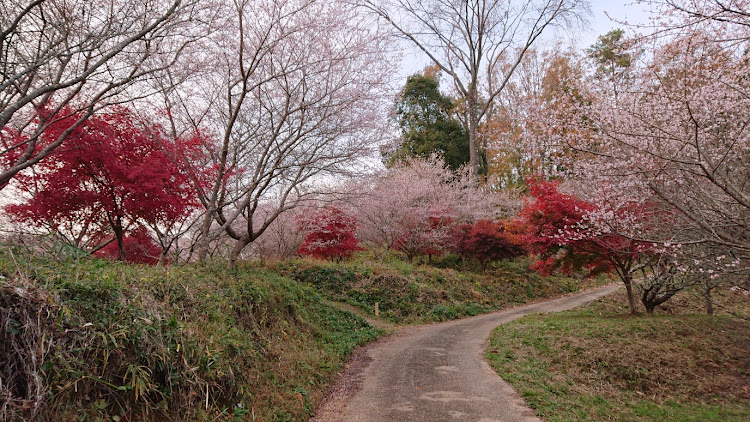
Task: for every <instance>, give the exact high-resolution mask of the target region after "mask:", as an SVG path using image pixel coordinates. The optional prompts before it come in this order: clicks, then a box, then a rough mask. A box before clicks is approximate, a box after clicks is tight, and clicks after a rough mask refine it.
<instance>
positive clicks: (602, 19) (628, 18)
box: [577, 0, 649, 48]
mask: <svg viewBox="0 0 750 422" xmlns="http://www.w3.org/2000/svg"><path fill="white" fill-rule="evenodd" d="M633 3H634V1H633V0H591V12H592V14H593V16H592V17H591V22H590V23H591V29H590V30H588V31H586V32H585V33H583V34H581V40H580V43H578V46H577V47H578V48H586V47H588V46H590V45H591V44H593V43H594V42H596V37H598V36H599V35H602V34H605V33H607V32H608V31H610V30H612V29H614V28H619V27H622V25H620V24H618V23H616V22H613V21H612V19H615V20H618V21H625V22H628V23H631V24H643V23H646V22H647V21H648V16H649V12H648V9H646V8H644V6H641V5H636V4H633ZM607 15H609V17H608V16H607Z"/></svg>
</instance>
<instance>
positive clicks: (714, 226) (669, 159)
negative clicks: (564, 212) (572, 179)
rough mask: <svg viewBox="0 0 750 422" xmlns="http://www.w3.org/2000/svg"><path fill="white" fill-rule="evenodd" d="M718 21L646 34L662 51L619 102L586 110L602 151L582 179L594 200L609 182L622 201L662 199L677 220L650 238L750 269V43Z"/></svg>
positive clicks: (641, 67)
mask: <svg viewBox="0 0 750 422" xmlns="http://www.w3.org/2000/svg"><path fill="white" fill-rule="evenodd" d="M696 4H697V3H696ZM713 22H714V21H711V20H709V21H703V22H702V23H701V24H700V25H697V24H696V25H695V26H691V21H687V22H682V24H684V25H686V27H683V29H684V30H683V31H682V32H681V33H679V34H677V35H670V36H669V37H668V38H666V39H665V38H663V37H652V38H646V39H645V40H644V41H643V42H644V43H648V44H644V45H648V46H649V47H650V48H651V49H652V51H653V52H654V53H653V55H650V56H649V57H644V58H643V60H642V61H641V62H640V63H638V64H637V67H636V68H635V69H633V70H632V71H631V76H630V78H629V80H628V83H627V84H623V85H622V86H621V90H620V92H619V94H618V97H617V98H614V97H613V96H612V95H611V93H610V92H609V91H608V90H607V89H606V88H605V87H604V86H602V87H600V89H599V90H598V92H597V94H598V98H597V100H596V101H595V102H594V103H593V104H592V105H591V107H589V108H588V109H587V110H586V114H587V116H589V118H590V120H589V122H590V124H591V125H592V126H593V128H594V130H593V132H592V133H594V134H595V136H596V138H597V140H598V144H599V145H600V147H599V148H598V149H596V150H589V151H587V152H588V153H589V156H588V157H589V160H587V165H586V166H584V168H582V169H581V172H580V173H579V177H581V178H582V179H585V180H587V181H590V182H593V183H591V186H592V187H593V188H592V189H591V191H592V192H591V193H590V195H589V197H590V198H591V199H592V200H595V198H597V196H600V195H599V194H600V192H598V187H599V186H610V187H611V188H610V191H615V192H617V197H618V201H619V202H620V203H621V204H626V203H641V204H642V203H645V202H659V203H660V204H662V206H664V207H665V208H668V209H669V210H671V211H670V212H671V213H672V214H671V216H672V217H671V221H670V223H671V224H670V225H669V226H668V227H662V229H663V230H654V231H651V232H650V233H649V236H651V238H650V239H649V240H652V241H656V242H660V243H667V242H668V243H670V244H686V245H693V244H706V245H714V246H713V247H716V248H721V249H725V250H727V251H731V254H732V255H734V256H737V257H741V259H742V261H743V262H744V264H743V265H747V260H748V254H750V219H749V218H750V190H748V186H750V168H748V166H747V164H746V163H748V162H750V161H749V160H750V155H748V151H750V148H749V147H748V145H750V136H748V130H747V128H748V123H749V122H750V114H749V113H748V110H750V108H748V106H749V105H750V103H749V101H750V100H749V98H750V96H749V95H748V94H750V85H748V83H749V82H748V78H747V74H746V73H747V72H746V69H747V60H748V56H747V48H746V47H747V46H746V42H745V41H737V39H736V38H735V37H734V35H733V33H732V31H731V30H730V29H731V28H730V29H727V28H726V27H725V26H724V25H723V24H721V25H719V24H714V23H713ZM704 24H706V25H710V27H704V26H703V25H704ZM708 29H711V30H710V31H709V30H708ZM594 86H596V85H594ZM696 259H700V257H697V258H696ZM706 265H712V264H710V263H707V264H706ZM707 268H708V267H707ZM732 271H734V269H732Z"/></svg>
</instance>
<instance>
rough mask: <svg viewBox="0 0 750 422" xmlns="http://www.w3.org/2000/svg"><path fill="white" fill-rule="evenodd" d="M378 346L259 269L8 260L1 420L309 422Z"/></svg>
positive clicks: (367, 331) (345, 316)
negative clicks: (362, 352)
mask: <svg viewBox="0 0 750 422" xmlns="http://www.w3.org/2000/svg"><path fill="white" fill-rule="evenodd" d="M377 335H378V331H377V330H375V329H373V328H372V327H371V326H370V325H369V324H367V323H366V322H365V321H364V320H362V319H361V318H359V317H356V316H354V315H353V314H351V313H349V312H345V311H341V310H339V309H336V308H332V307H329V306H326V305H325V304H324V303H323V299H322V298H321V296H319V295H318V294H317V293H316V292H315V291H314V290H312V289H311V288H310V287H307V286H303V285H301V284H299V283H297V282H295V281H293V280H291V279H289V278H286V277H283V276H281V275H279V274H277V273H274V272H272V271H268V270H264V269H258V268H251V267H239V268H237V269H233V270H229V269H227V268H226V265H225V264H224V263H214V264H205V265H190V266H185V267H167V268H158V267H146V266H137V265H123V264H118V263H110V262H106V261H101V260H81V261H80V262H76V261H60V262H53V261H52V260H49V259H41V258H34V257H29V256H23V255H15V256H11V253H10V249H9V248H6V249H3V250H0V337H1V338H0V356H2V359H0V370H2V371H3V374H13V376H12V377H11V376H7V377H6V376H5V375H4V379H3V381H5V382H4V385H3V388H4V390H3V393H7V392H10V393H11V396H13V397H14V400H10V401H8V402H7V404H8V407H6V408H3V410H2V412H4V413H2V414H0V419H3V420H6V419H7V420H15V419H22V420H32V419H33V420H70V421H74V420H78V421H104V420H108V421H109V420H111V421H116V420H160V421H161V420H175V421H177V420H179V421H182V420H231V419H232V418H237V419H246V420H264V421H271V420H273V421H290V420H306V419H307V418H309V416H310V415H311V412H312V409H314V406H315V405H316V403H317V402H318V401H319V400H320V398H321V397H322V394H323V393H324V392H325V390H326V388H327V385H328V383H329V381H330V380H331V379H332V378H333V377H334V375H335V374H336V372H337V371H338V370H339V368H340V367H341V365H342V364H343V362H344V360H345V358H346V356H347V355H348V354H349V353H351V351H352V350H353V349H354V348H356V347H357V346H359V345H361V344H363V343H365V342H367V341H369V340H372V339H373V338H375V337H376V336H377ZM37 375H38V377H37ZM35 380H36V381H35ZM37 381H38V382H37ZM37 385H39V386H40V390H39V391H40V394H41V396H39V397H35V394H34V391H36V390H35V389H36V386H37ZM24 399H25V400H24Z"/></svg>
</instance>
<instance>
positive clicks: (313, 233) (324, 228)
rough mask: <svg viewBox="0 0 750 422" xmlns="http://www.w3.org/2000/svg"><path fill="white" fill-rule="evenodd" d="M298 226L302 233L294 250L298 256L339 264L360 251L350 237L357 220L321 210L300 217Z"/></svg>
mask: <svg viewBox="0 0 750 422" xmlns="http://www.w3.org/2000/svg"><path fill="white" fill-rule="evenodd" d="M299 225H300V229H301V230H303V231H304V232H305V237H304V239H303V243H302V246H301V247H300V248H299V250H298V252H299V253H300V254H301V255H308V256H314V257H315V258H319V259H331V260H337V261H340V260H341V259H343V258H348V257H350V256H351V255H352V253H354V252H355V251H361V250H362V248H361V247H359V246H358V245H357V243H358V242H357V238H356V237H355V236H354V233H355V231H356V229H357V220H355V219H354V218H352V217H349V216H347V215H346V214H344V213H343V212H342V211H341V210H340V209H338V208H334V207H327V208H321V209H318V210H315V211H313V212H311V213H309V214H306V215H303V216H302V217H301V218H300V219H299Z"/></svg>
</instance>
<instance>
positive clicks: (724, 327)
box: [487, 293, 750, 422]
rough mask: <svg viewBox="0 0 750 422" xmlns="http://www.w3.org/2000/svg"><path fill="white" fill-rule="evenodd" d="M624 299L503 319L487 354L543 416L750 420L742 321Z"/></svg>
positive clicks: (748, 333)
mask: <svg viewBox="0 0 750 422" xmlns="http://www.w3.org/2000/svg"><path fill="white" fill-rule="evenodd" d="M624 300H625V299H624V295H622V293H619V294H618V295H615V297H608V298H604V299H602V300H600V301H597V302H595V303H593V304H591V305H589V306H587V307H585V308H582V309H577V310H573V311H568V312H563V313H559V314H551V315H536V316H529V317H526V318H523V319H521V320H518V321H515V322H513V323H510V324H507V325H503V326H500V327H498V328H497V329H496V330H495V331H494V332H493V334H492V336H491V337H490V342H489V345H488V353H487V358H488V359H489V361H490V363H491V364H492V366H493V367H494V368H495V369H496V370H497V371H498V373H499V374H500V375H501V376H502V377H503V378H504V379H506V380H507V381H508V382H510V383H511V384H512V385H513V386H514V387H515V388H516V390H517V391H519V393H521V395H522V396H523V397H524V399H525V400H526V401H527V403H528V404H529V405H530V406H531V407H532V408H534V409H535V410H536V412H537V413H538V414H539V415H540V416H542V417H543V418H544V419H545V420H548V421H579V420H580V421H584V420H587V421H588V420H592V421H623V422H624V421H712V420H713V421H747V420H750V353H748V351H749V350H750V323H749V322H747V321H742V320H738V319H733V318H730V317H729V316H726V315H721V316H714V317H710V316H706V315H699V314H683V315H665V314H661V315H655V316H653V317H645V316H638V317H630V316H628V315H626V312H627V309H626V308H625V307H624V306H623V304H624V303H625V302H624Z"/></svg>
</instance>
